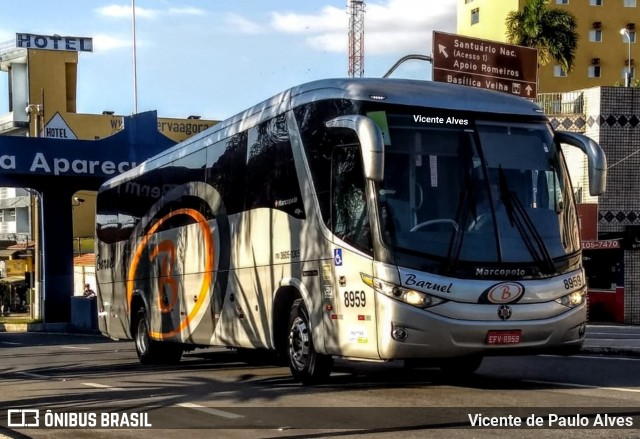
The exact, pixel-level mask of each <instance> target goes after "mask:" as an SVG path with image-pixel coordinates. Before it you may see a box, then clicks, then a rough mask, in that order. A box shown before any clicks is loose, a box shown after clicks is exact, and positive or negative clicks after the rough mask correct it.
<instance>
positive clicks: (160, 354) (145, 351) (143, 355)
mask: <svg viewBox="0 0 640 439" xmlns="http://www.w3.org/2000/svg"><path fill="white" fill-rule="evenodd" d="M134 341H135V345H136V354H137V355H138V360H140V363H142V364H176V363H178V362H180V359H181V358H182V354H183V352H184V349H183V348H182V346H181V345H180V344H178V343H163V342H159V341H156V340H153V339H152V338H151V337H150V336H149V319H148V317H147V312H146V311H145V310H144V308H140V309H139V310H138V313H137V314H136V324H135V339H134Z"/></svg>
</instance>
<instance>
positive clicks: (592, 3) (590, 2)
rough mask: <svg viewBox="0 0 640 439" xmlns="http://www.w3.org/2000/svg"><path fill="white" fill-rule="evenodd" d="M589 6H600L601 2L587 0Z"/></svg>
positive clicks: (599, 0)
mask: <svg viewBox="0 0 640 439" xmlns="http://www.w3.org/2000/svg"><path fill="white" fill-rule="evenodd" d="M589 4H590V5H591V6H602V0H589Z"/></svg>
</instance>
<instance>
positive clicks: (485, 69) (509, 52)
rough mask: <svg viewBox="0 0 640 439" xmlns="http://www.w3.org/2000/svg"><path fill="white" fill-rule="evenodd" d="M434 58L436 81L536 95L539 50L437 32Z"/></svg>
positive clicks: (530, 96) (435, 33)
mask: <svg viewBox="0 0 640 439" xmlns="http://www.w3.org/2000/svg"><path fill="white" fill-rule="evenodd" d="M432 58H433V63H432V66H433V80H434V81H437V82H448V83H450V84H460V85H467V86H471V87H478V88H486V89H489V90H496V91H501V92H505V93H510V94H514V95H517V96H522V97H526V98H531V99H533V98H535V97H536V93H537V82H538V80H537V79H538V68H537V65H538V51H537V49H532V48H530V47H523V46H516V45H512V44H504V43H500V42H498V41H490V40H482V39H478V38H469V37H463V36H460V35H456V34H449V33H445V32H434V33H433V55H432Z"/></svg>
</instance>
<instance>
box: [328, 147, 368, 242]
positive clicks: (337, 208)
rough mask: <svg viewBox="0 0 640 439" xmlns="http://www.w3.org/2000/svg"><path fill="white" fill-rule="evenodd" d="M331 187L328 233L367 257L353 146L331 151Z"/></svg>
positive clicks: (358, 160)
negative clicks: (359, 250) (329, 228)
mask: <svg viewBox="0 0 640 439" xmlns="http://www.w3.org/2000/svg"><path fill="white" fill-rule="evenodd" d="M331 186H332V188H331V195H332V197H331V198H332V200H331V231H332V232H333V233H334V234H335V235H336V236H337V237H338V238H340V239H342V240H344V241H345V242H348V243H349V244H352V245H353V246H354V247H357V248H359V249H361V250H363V251H365V252H368V253H371V252H372V242H371V227H370V225H369V214H368V209H367V196H366V190H365V188H366V186H365V178H364V173H363V171H362V159H361V157H360V150H359V148H358V147H357V146H350V147H336V148H335V149H334V152H333V157H332V165H331Z"/></svg>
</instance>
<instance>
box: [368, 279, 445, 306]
mask: <svg viewBox="0 0 640 439" xmlns="http://www.w3.org/2000/svg"><path fill="white" fill-rule="evenodd" d="M360 277H361V278H362V281H363V282H364V283H365V284H367V285H369V286H370V287H371V288H373V289H374V290H375V291H377V292H378V293H382V294H384V295H385V296H389V297H391V298H393V299H396V300H400V301H402V302H404V303H407V304H409V305H412V306H415V307H417V308H423V309H424V308H430V307H432V306H436V305H440V304H441V303H443V302H446V300H445V299H442V298H440V297H437V296H432V295H431V294H427V293H423V292H421V291H415V290H410V289H408V288H404V287H401V286H398V285H393V284H390V283H388V282H384V281H381V280H380V279H375V278H373V277H371V276H369V275H367V274H364V273H360Z"/></svg>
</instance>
